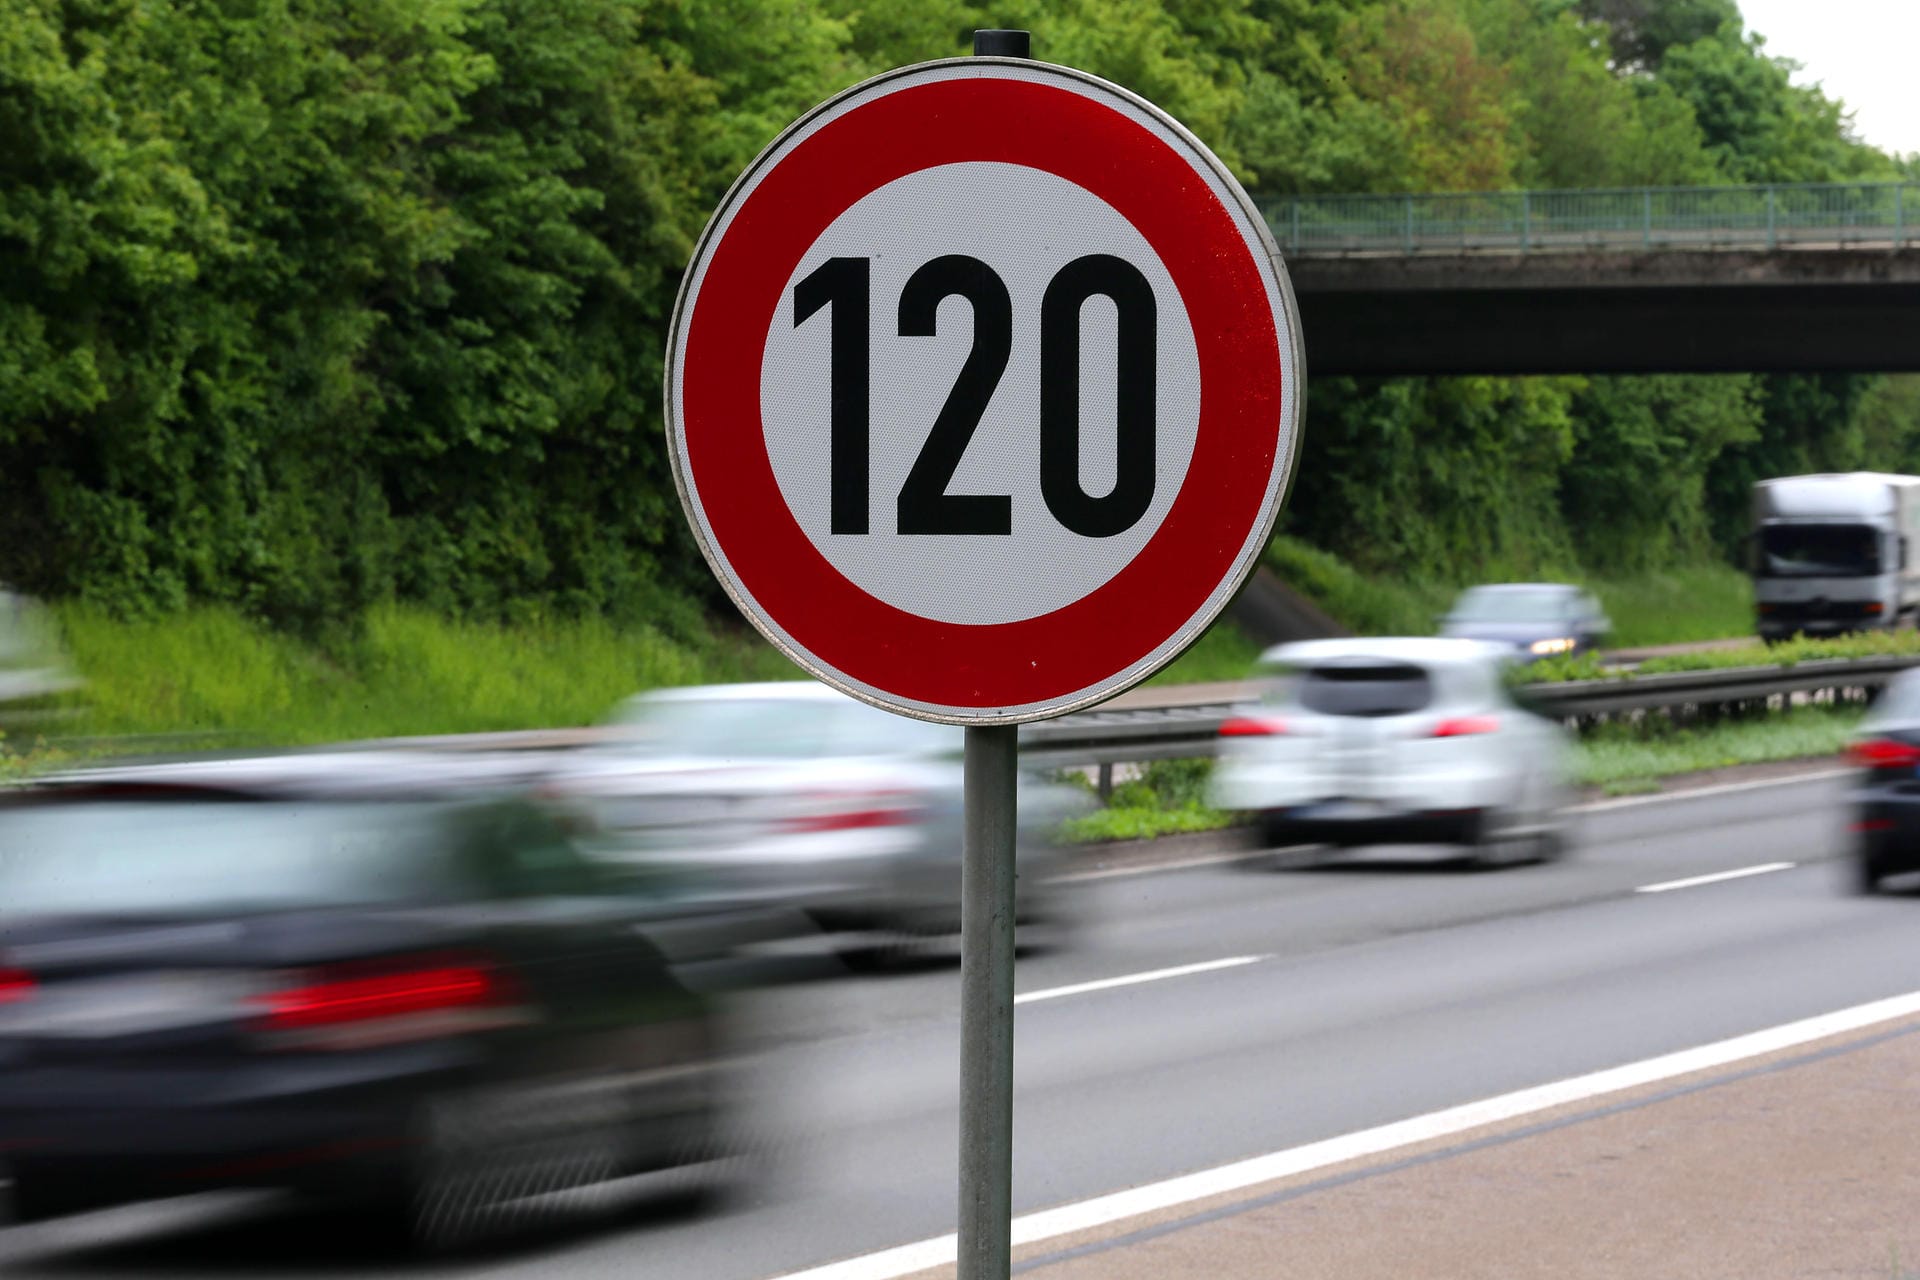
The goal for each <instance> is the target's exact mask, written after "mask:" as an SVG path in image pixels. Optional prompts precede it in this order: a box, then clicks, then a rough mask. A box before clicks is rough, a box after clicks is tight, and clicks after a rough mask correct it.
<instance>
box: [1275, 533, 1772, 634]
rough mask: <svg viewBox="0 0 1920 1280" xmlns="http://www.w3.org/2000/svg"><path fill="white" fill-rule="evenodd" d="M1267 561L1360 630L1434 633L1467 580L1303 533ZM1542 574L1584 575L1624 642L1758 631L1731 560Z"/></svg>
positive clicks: (1747, 592)
mask: <svg viewBox="0 0 1920 1280" xmlns="http://www.w3.org/2000/svg"><path fill="white" fill-rule="evenodd" d="M1266 562H1267V565H1268V567H1270V568H1271V569H1272V570H1273V571H1274V572H1275V573H1277V574H1279V575H1280V578H1281V580H1282V581H1284V582H1286V583H1288V584H1289V585H1290V586H1292V587H1293V588H1294V589H1295V590H1297V591H1300V592H1302V593H1303V594H1305V595H1306V596H1307V597H1309V598H1310V599H1312V600H1313V601H1314V603H1316V604H1318V605H1319V606H1320V607H1321V608H1322V609H1325V610H1326V611H1327V612H1328V613H1329V614H1331V615H1333V617H1335V618H1337V619H1338V620H1339V621H1340V622H1342V623H1344V624H1345V625H1346V626H1347V627H1349V628H1351V629H1352V630H1353V631H1355V632H1356V633H1358V634H1360V635H1372V636H1380V635H1414V636H1424V635H1432V634H1433V633H1434V631H1435V630H1436V629H1437V624H1438V620H1439V618H1440V615H1441V614H1443V613H1445V612H1446V611H1447V609H1448V607H1449V606H1450V605H1451V604H1452V603H1453V600H1454V597H1455V596H1457V595H1458V594H1459V592H1460V589H1461V588H1462V587H1465V586H1467V585H1470V584H1468V583H1465V582H1460V583H1441V582H1411V581H1404V580H1401V579H1398V578H1392V577H1389V576H1387V575H1384V574H1369V573H1364V572H1362V571H1361V570H1359V569H1356V568H1354V567H1353V566H1352V565H1350V564H1348V563H1347V562H1346V561H1344V560H1342V559H1340V558H1339V557H1338V556H1334V555H1330V554H1329V553H1327V552H1325V551H1321V550H1319V549H1318V548H1315V547H1311V546H1308V545H1307V544H1306V543H1304V542H1301V541H1300V540H1299V539H1297V538H1290V537H1286V536H1284V535H1282V536H1280V537H1276V538H1275V539H1274V540H1273V543H1272V545H1270V546H1269V547H1268V548H1267V557H1266ZM1534 576H1535V577H1536V578H1537V579H1538V580H1543V581H1552V582H1577V583H1579V584H1581V585H1583V586H1585V587H1586V588H1587V589H1588V590H1590V591H1592V592H1593V593H1594V594H1595V595H1596V596H1598V597H1599V599H1600V603H1601V605H1602V607H1603V608H1604V609H1605V610H1606V613H1607V616H1608V618H1610V619H1611V620H1612V622H1613V634H1612V636H1611V637H1610V638H1609V639H1608V644H1609V645H1613V646H1618V647H1638V646H1641V645H1657V644H1678V643H1682V642H1684V641H1691V640H1719V639H1723V638H1725V637H1728V636H1747V635H1752V634H1753V602H1752V595H1753V592H1752V587H1751V586H1750V584H1749V583H1748V580H1747V578H1746V576H1745V575H1744V574H1742V573H1741V572H1740V571H1739V570H1737V569H1733V568H1731V567H1729V566H1727V565H1722V564H1709V565H1693V566H1689V567H1685V568H1677V569H1668V570H1663V571H1661V572H1658V573H1651V574H1647V575H1645V576H1642V577H1637V578H1621V579H1611V578H1596V577H1593V576H1590V575H1587V574H1583V573H1580V572H1578V571H1575V570H1563V571H1556V572H1545V573H1540V574H1538V575H1534Z"/></svg>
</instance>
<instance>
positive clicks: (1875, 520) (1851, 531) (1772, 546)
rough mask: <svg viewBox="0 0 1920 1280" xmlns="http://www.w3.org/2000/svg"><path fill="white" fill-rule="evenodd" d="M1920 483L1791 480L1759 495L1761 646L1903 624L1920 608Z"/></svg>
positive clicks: (1767, 483) (1859, 478)
mask: <svg viewBox="0 0 1920 1280" xmlns="http://www.w3.org/2000/svg"><path fill="white" fill-rule="evenodd" d="M1916 538H1920V477H1916V476H1903V475H1889V474H1885V473H1881V472H1866V471H1858V472H1850V473H1846V474H1833V475H1810V476H1785V477H1782V478H1780V479H1776V480H1763V481H1761V482H1760V483H1759V484H1756V485H1755V486H1754V490H1753V534H1752V552H1753V565H1752V568H1753V595H1754V615H1755V618H1754V621H1755V626H1756V627H1757V629H1758V631H1759V634H1760V637H1761V638H1762V639H1763V640H1768V641H1775V640H1785V639H1787V638H1789V637H1791V636H1794V635H1809V636H1822V635H1838V634H1841V633H1843V632H1849V631H1862V630H1870V629H1884V628H1890V627H1894V626H1897V625H1899V624H1900V623H1901V621H1902V620H1903V619H1907V618H1911V617H1913V616H1914V615H1915V613H1916V611H1920V566H1917V565H1916V564H1915V562H1914V561H1915V545H1914V544H1915V539H1916Z"/></svg>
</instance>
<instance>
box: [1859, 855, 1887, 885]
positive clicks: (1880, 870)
mask: <svg viewBox="0 0 1920 1280" xmlns="http://www.w3.org/2000/svg"><path fill="white" fill-rule="evenodd" d="M1886 877H1887V872H1886V869H1885V867H1883V866H1882V865H1881V863H1880V860H1879V859H1878V858H1875V857H1874V856H1873V855H1872V854H1868V853H1861V854H1857V855H1855V857H1854V860H1853V891H1854V892H1855V893H1860V894H1876V893H1879V892H1880V882H1881V881H1882V880H1884V879H1886Z"/></svg>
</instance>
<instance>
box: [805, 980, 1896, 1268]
mask: <svg viewBox="0 0 1920 1280" xmlns="http://www.w3.org/2000/svg"><path fill="white" fill-rule="evenodd" d="M1914 1014H1920V991H1916V992H1908V993H1907V994H1905V995H1899V996H1891V997H1889V998H1887V999H1885V1000H1875V1001H1872V1002H1871V1003H1868V1004H1861V1005H1854V1006H1852V1007H1851V1008H1847V1009H1840V1010H1836V1011H1835V1012H1833V1013H1824V1014H1820V1015H1817V1016H1815V1017H1812V1018H1803V1019H1801V1020H1800V1021H1798V1022H1789V1023H1785V1024H1783V1025H1781V1026H1777V1027H1768V1028H1766V1029H1765V1030H1761V1031H1755V1032H1751V1033H1749V1034H1747V1035H1742V1036H1734V1037H1733V1038H1732V1039H1729V1040H1718V1041H1715V1042H1714V1043H1712V1044H1707V1045H1701V1046H1699V1047H1698V1048H1693V1049H1682V1050H1680V1051H1679V1052H1677V1053H1668V1054H1662V1055H1661V1056H1659V1057H1656V1058H1646V1059H1643V1060H1642V1061H1639V1062H1630V1063H1627V1064H1626V1065H1624V1066H1619V1067H1609V1068H1607V1069H1606V1070H1603V1071H1595V1072H1591V1073H1589V1074H1587V1075H1583V1076H1574V1077H1572V1078H1571V1079H1567V1080H1561V1081H1558V1082H1555V1083H1553V1084H1545V1085H1536V1086H1534V1087H1533V1088H1528V1089H1520V1090H1517V1091H1515V1092H1513V1093H1504V1094H1501V1095H1499V1096H1498V1097H1493V1098H1487V1099H1484V1100H1482V1101H1480V1102H1470V1103H1467V1104H1466V1105H1464V1106H1458V1107H1449V1108H1447V1109H1446V1110H1443V1111H1434V1112H1429V1113H1428V1114H1426V1115H1423V1116H1415V1117H1413V1118H1411V1119H1408V1120H1398V1121H1395V1122H1393V1123H1391V1124H1384V1125H1380V1126H1378V1127H1377V1128H1373V1129H1363V1130H1361V1131H1359V1132H1358V1133H1349V1134H1345V1135H1343V1136H1341V1137H1337V1138H1328V1139H1326V1140H1324V1141H1321V1142H1310V1143H1307V1144H1306V1145H1305V1146H1299V1147H1293V1148H1290V1149H1288V1150H1285V1151H1275V1152H1272V1153H1270V1154H1268V1155H1262V1156H1254V1157H1252V1158H1250V1159H1247V1160H1238V1161H1235V1162H1234V1163H1232V1164H1224V1165H1219V1166H1216V1167H1215V1168H1212V1169H1203V1170H1201V1171H1199V1172H1198V1173H1189V1174H1185V1175H1182V1176H1180V1177H1177V1178H1168V1179H1166V1180H1165V1181H1162V1182H1152V1183H1148V1184H1146V1185H1145V1186H1139V1187H1134V1188H1132V1189H1130V1190H1127V1191H1117V1192H1114V1193H1112V1194H1110V1195H1104V1196H1095V1197H1094V1198H1093V1199H1091V1200H1082V1201H1079V1202H1078V1203H1075V1204H1067V1205H1061V1206H1060V1207H1058V1208H1054V1209H1044V1210H1041V1211H1040V1212H1038V1213H1029V1214H1024V1215H1022V1216H1020V1217H1017V1218H1015V1219H1014V1220H1013V1243H1014V1244H1015V1245H1024V1244H1034V1243H1037V1242H1038V1241H1042V1240H1051V1239H1054V1238H1056V1237H1059V1236H1065V1235H1072V1234H1074V1233H1076V1232H1080V1231H1086V1230H1089V1229H1091V1228H1094V1227H1100V1226H1105V1225H1107V1224H1109V1223H1113V1222H1119V1221H1122V1220H1124V1219H1127V1218H1133V1217H1138V1216H1140V1215H1142V1214H1148V1213H1157V1212H1159V1211H1161V1210H1165V1209H1171V1208H1175V1207H1177V1206H1180V1205H1184V1204H1191V1203H1193V1202H1194V1201H1197V1200H1205V1199H1209V1198H1211V1197H1213V1196H1217V1195H1222V1194H1224V1193H1227V1192H1231V1191H1240V1190H1244V1189H1246V1188H1248V1187H1253V1186H1258V1185H1259V1184H1261V1183H1263V1182H1273V1181H1276V1180H1278V1179H1281V1178H1287V1177H1292V1176H1294V1175H1296V1174H1301V1173H1308V1172H1311V1171H1313V1170H1315V1169H1324V1168H1326V1167H1328V1166H1330V1165H1336V1164H1345V1163H1346V1162H1348V1161H1350V1160H1357V1159H1360V1158H1362V1157H1365V1156H1373V1155H1379V1154H1381V1153H1382V1152H1387V1151H1392V1150H1394V1149H1396V1148H1399V1147H1406V1146H1412V1145H1414V1144H1416V1143H1422V1142H1430V1141H1432V1140H1434V1139H1436V1138H1445V1137H1450V1136H1452V1135H1454V1134H1458V1133H1464V1132H1466V1131H1468V1130H1471V1129H1478V1128H1481V1127H1483V1126H1486V1125H1489V1124H1498V1123H1500V1122H1502V1121H1507V1120H1513V1119H1517V1118H1519V1117H1521V1116H1527V1115H1532V1114H1534V1113H1536V1112H1540V1111H1547V1110H1551V1109H1552V1108H1555V1107H1561V1106H1566V1105H1568V1104H1569V1103H1575V1102H1585V1101H1589V1100H1591V1099H1593V1098H1597V1097H1602V1096H1604V1095H1606V1094H1610V1093H1619V1092H1621V1091H1623V1090H1626V1089H1634V1088H1639V1087H1640V1086H1642V1085H1649V1084H1657V1083H1659V1082H1661V1081H1665V1080H1671V1079H1673V1078H1675V1077H1677V1076H1684V1075H1691V1074H1693V1073H1695V1072H1698V1071H1706V1070H1710V1069H1712V1068H1714V1067H1723V1066H1726V1065H1728V1064H1729V1063H1734V1062H1739V1061H1741V1060H1743V1059H1746V1058H1756V1057H1761V1056H1763V1055H1765V1054H1769V1053H1777V1052H1779V1051H1780V1050H1782V1049H1791V1048H1794V1047H1796V1046H1798V1045H1803V1044H1807V1043H1809V1042H1811V1041H1814V1040H1823V1039H1825V1038H1827V1037H1828V1036H1834V1035H1840V1034H1842V1033H1844V1032H1848V1031H1858V1030H1860V1029H1861V1028H1863V1027H1870V1026H1873V1025H1875V1024H1876V1023H1882V1022H1891V1021H1893V1020H1894V1019H1896V1018H1905V1017H1910V1016H1912V1015H1914ZM955 1254H956V1240H955V1237H954V1236H952V1235H945V1236H939V1237H936V1238H934V1239H931V1240H920V1241H916V1242H915V1243H913V1244H906V1245H900V1246H898V1247H897V1248H892V1249H883V1250H881V1251H879V1252H877V1253H869V1254H864V1255H862V1256H860V1257H856V1258H848V1259H846V1260H845V1261H842V1262H832V1263H828V1264H827V1265H825V1266H820V1267H812V1268H809V1269H808V1270H805V1271H793V1272H788V1273H786V1274H784V1275H781V1276H778V1277H775V1278H774V1280H897V1278H898V1277H901V1276H907V1275H912V1274H913V1273H914V1272H916V1271H925V1270H928V1269H930V1268H933V1267H939V1266H945V1265H947V1264H948V1263H951V1262H953V1261H954V1258H955Z"/></svg>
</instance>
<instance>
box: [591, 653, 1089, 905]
mask: <svg viewBox="0 0 1920 1280" xmlns="http://www.w3.org/2000/svg"><path fill="white" fill-rule="evenodd" d="M611 729H612V732H611V736H610V739H609V740H608V741H607V743H606V744H605V745H603V746H599V747H596V748H593V749H591V750H589V751H586V752H583V753H580V755H579V756H578V757H577V758H576V759H574V760H573V761H571V762H570V763H569V765H568V766H567V768H566V769H565V771H564V773H563V774H561V775H560V776H559V777H558V778H556V779H555V780H554V786H555V788H556V789H557V790H558V791H559V792H560V793H561V794H562V795H565V796H567V797H569V798H570V799H571V800H572V801H573V802H574V803H575V805H576V806H577V807H578V808H580V809H581V810H582V811H583V813H584V815H585V816H586V817H587V818H588V819H589V820H590V821H591V823H592V825H593V826H594V827H595V828H597V829H598V831H599V832H600V834H601V842H602V843H601V848H602V852H603V853H604V854H605V856H608V857H611V858H615V859H619V860H623V861H627V862H630V863H633V864H635V865H636V867H641V866H644V867H645V868H647V869H649V870H651V871H654V872H658V871H660V870H662V869H667V870H672V869H676V868H678V869H683V870H685V871H687V872H690V873H695V874H697V875H698V876H699V878H700V879H701V880H703V881H704V882H705V883H707V884H709V885H714V886H718V887H719V890H720V892H722V893H724V894H726V895H728V896H730V897H732V898H734V899H736V900H740V901H762V902H766V903H767V904H769V905H773V904H780V905H786V906H792V907H798V908H799V909H801V910H802V911H803V912H804V913H805V914H806V915H807V916H808V917H810V918H811V919H812V920H813V921H814V922H815V923H816V924H818V925H819V926H820V927H821V928H823V929H826V930H829V931H834V932H843V931H860V932H863V933H867V934H873V933H879V934H883V935H887V936H888V937H890V938H892V939H894V940H898V939H899V938H900V937H902V936H926V935H938V934H947V933H952V932H956V931H957V930H958V929H959V927H960V832H961V776H962V754H961V748H962V742H963V736H962V731H961V730H960V729H957V728H952V727H949V726H946V725H937V724H928V723H924V722H922V721H918V720H910V719H907V718H905V717H903V716H897V715H893V714H892V713H890V712H886V711H881V710H879V709H877V708H875V707H871V706H868V705H867V704H866V703H863V702H859V701H857V700H855V699H853V698H849V697H847V696H846V695H844V694H841V693H839V692H837V691H835V690H833V689H829V688H827V687H826V686H824V685H821V684H817V683H813V682H811V681H808V682H791V683H773V684H742V685H712V686H706V687H700V688H686V689H666V690H659V691H656V692H653V693H647V694H642V695H640V696H639V697H636V698H632V699H629V700H628V701H627V702H626V703H624V704H623V705H622V706H621V708H620V709H619V711H618V713H617V714H616V716H615V717H614V720H613V723H612V726H611ZM1092 804H1093V802H1092V799H1091V797H1089V796H1087V795H1086V794H1085V793H1084V792H1082V791H1079V790H1076V789H1074V788H1070V787H1065V786H1061V785H1059V784H1056V783H1052V782H1049V781H1047V780H1046V779H1044V778H1041V777H1038V776H1036V775H1033V774H1031V773H1026V772H1023V774H1022V776H1021V779H1020V792H1019V834H1018V850H1017V859H1018V867H1019V882H1018V883H1019V888H1018V894H1019V899H1018V913H1019V915H1018V918H1019V922H1020V923H1021V925H1023V926H1040V927H1041V928H1043V929H1044V930H1045V931H1046V932H1047V933H1058V932H1059V931H1063V930H1064V929H1065V928H1066V927H1067V925H1068V924H1069V919H1068V912H1067V904H1066V900H1065V899H1066V891H1065V888H1064V886H1062V885H1061V884H1059V883H1058V882H1057V880H1056V875H1057V873H1058V872H1059V871H1060V870H1061V869H1062V868H1063V866H1064V864H1065V851H1064V850H1063V849H1062V848H1061V847H1060V846H1059V845H1058V844H1057V843H1056V842H1055V841H1054V840H1053V838H1052V836H1051V833H1052V832H1053V830H1054V829H1056V828H1057V827H1058V825H1059V823H1060V822H1061V821H1063V820H1064V819H1065V818H1067V817H1070V816H1072V815H1074V814H1077V813H1081V812H1085V811H1086V810H1087V809H1089V808H1091V807H1092Z"/></svg>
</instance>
